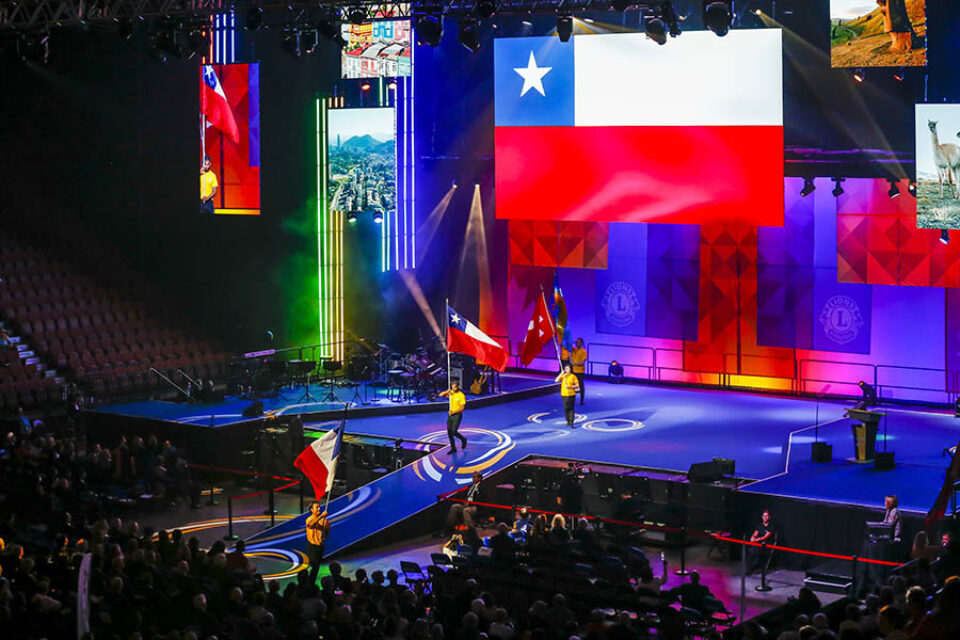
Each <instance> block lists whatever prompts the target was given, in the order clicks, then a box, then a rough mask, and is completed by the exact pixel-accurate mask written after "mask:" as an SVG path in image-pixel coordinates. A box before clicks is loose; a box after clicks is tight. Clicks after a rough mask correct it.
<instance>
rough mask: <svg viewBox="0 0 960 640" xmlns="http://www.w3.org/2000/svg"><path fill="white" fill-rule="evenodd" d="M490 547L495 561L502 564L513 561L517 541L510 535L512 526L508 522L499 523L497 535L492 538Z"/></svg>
mask: <svg viewBox="0 0 960 640" xmlns="http://www.w3.org/2000/svg"><path fill="white" fill-rule="evenodd" d="M490 549H491V550H492V552H493V553H492V555H493V561H494V562H499V563H502V564H510V563H512V562H513V559H514V556H515V555H516V552H517V543H516V542H514V540H513V538H512V537H510V527H508V526H507V523H505V522H501V523H500V524H498V525H497V535H495V536H492V537H491V538H490Z"/></svg>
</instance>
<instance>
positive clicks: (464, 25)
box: [457, 20, 480, 51]
mask: <svg viewBox="0 0 960 640" xmlns="http://www.w3.org/2000/svg"><path fill="white" fill-rule="evenodd" d="M457 41H459V42H460V44H462V45H463V46H465V47H466V48H467V49H469V50H470V51H479V50H480V23H478V22H477V21H476V20H464V21H463V22H461V23H460V26H459V30H458V33H457Z"/></svg>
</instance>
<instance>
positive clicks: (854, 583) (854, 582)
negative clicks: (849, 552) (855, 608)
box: [847, 556, 860, 596]
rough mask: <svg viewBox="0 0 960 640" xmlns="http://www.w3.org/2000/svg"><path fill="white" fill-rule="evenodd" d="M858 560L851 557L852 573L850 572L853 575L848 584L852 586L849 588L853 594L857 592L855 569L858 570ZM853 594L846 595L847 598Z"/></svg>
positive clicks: (855, 557)
mask: <svg viewBox="0 0 960 640" xmlns="http://www.w3.org/2000/svg"><path fill="white" fill-rule="evenodd" d="M859 560H860V558H858V557H857V556H853V572H852V573H853V575H852V576H851V577H850V584H851V585H852V586H851V587H850V589H852V590H853V594H856V593H857V591H858V589H857V569H858V568H859ZM853 594H850V593H848V594H847V595H848V596H849V595H853Z"/></svg>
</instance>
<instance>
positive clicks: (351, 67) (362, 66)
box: [340, 7, 411, 79]
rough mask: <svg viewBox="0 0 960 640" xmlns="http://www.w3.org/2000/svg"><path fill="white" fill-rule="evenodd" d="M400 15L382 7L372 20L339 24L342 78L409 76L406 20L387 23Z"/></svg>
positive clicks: (407, 26) (407, 22)
mask: <svg viewBox="0 0 960 640" xmlns="http://www.w3.org/2000/svg"><path fill="white" fill-rule="evenodd" d="M401 13H406V12H400V11H398V10H397V9H396V8H395V7H384V8H382V9H378V10H377V11H374V12H373V20H372V21H371V22H364V23H361V24H353V23H350V22H343V23H342V25H341V33H340V35H341V36H343V39H344V40H345V41H346V45H345V46H344V47H343V50H342V52H341V54H340V75H341V77H343V78H346V79H349V78H397V77H406V76H409V75H410V42H411V39H410V34H411V28H410V20H403V19H400V20H398V19H391V18H394V17H395V16H396V15H397V14H401Z"/></svg>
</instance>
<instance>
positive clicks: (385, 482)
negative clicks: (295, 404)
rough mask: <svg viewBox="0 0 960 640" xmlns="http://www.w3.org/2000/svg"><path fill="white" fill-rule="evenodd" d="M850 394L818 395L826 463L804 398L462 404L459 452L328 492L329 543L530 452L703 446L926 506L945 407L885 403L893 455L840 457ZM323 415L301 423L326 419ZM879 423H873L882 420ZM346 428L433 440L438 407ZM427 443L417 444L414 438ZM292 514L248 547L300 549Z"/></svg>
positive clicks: (651, 462) (761, 489) (642, 461)
mask: <svg viewBox="0 0 960 640" xmlns="http://www.w3.org/2000/svg"><path fill="white" fill-rule="evenodd" d="M849 406H850V403H835V402H823V401H822V402H820V406H819V420H820V429H819V437H820V439H821V440H825V441H826V442H828V443H830V444H832V445H833V447H834V449H833V452H834V458H835V460H836V461H835V462H833V463H829V464H814V463H812V462H810V452H811V448H810V443H811V442H812V441H813V439H814V426H815V424H816V420H817V414H818V409H817V404H816V402H815V401H812V400H808V399H800V398H793V397H778V396H770V395H757V394H749V393H738V392H729V391H715V390H704V389H688V388H670V387H662V386H649V385H632V384H622V385H613V384H609V383H605V382H596V381H588V382H587V402H586V404H585V405H582V406H581V405H578V407H577V409H578V417H577V421H578V423H577V425H576V428H574V429H570V428H568V427H567V426H566V424H565V422H564V420H563V418H562V407H561V405H560V398H559V396H557V395H551V396H547V397H540V398H530V399H525V400H517V401H514V402H510V403H507V404H502V405H497V406H491V407H485V408H480V409H475V410H472V411H468V412H467V413H466V415H465V417H464V420H463V426H462V427H461V431H462V432H463V433H465V434H466V436H467V437H468V438H469V446H468V447H467V449H466V450H465V451H459V452H458V453H457V454H455V455H450V454H449V449H448V448H447V447H444V448H442V449H438V450H437V451H435V452H434V453H432V454H430V455H426V456H424V457H423V458H421V459H420V460H418V461H417V462H415V463H413V464H411V465H408V466H407V467H404V468H403V469H401V470H399V471H396V472H393V473H391V474H388V475H386V476H384V477H382V478H380V479H379V480H377V481H375V482H373V483H371V484H369V485H367V486H365V487H362V488H361V489H358V490H357V491H354V492H352V493H351V494H348V495H347V496H343V497H341V498H338V499H336V500H334V501H333V502H331V504H330V513H331V519H332V521H333V522H334V523H341V524H342V523H346V522H349V523H350V526H347V527H334V529H333V532H332V533H331V538H330V540H329V541H328V550H329V551H331V552H334V551H336V550H338V549H343V548H345V547H348V546H350V545H351V544H353V543H354V542H356V541H358V540H360V539H362V538H364V537H366V536H368V535H370V534H373V533H376V532H377V531H380V530H382V529H384V528H386V527H388V526H390V525H391V524H392V523H395V522H398V521H400V520H403V519H405V518H407V517H410V516H412V515H414V514H416V513H418V512H420V511H423V510H424V509H427V508H429V507H430V506H431V505H433V504H435V502H436V496H438V495H440V494H443V493H445V492H448V491H451V490H453V489H456V488H457V487H462V486H463V485H465V484H467V483H469V482H470V476H471V474H472V472H473V471H475V470H477V471H482V472H483V473H485V474H490V473H494V472H496V471H499V470H500V469H503V468H506V467H508V466H509V465H511V464H514V463H515V462H517V461H519V460H522V459H523V458H525V457H527V456H531V455H537V456H546V457H554V458H565V459H576V460H586V461H592V462H597V463H610V464H622V465H630V466H637V467H646V468H650V469H657V470H674V471H686V470H687V469H688V468H689V467H690V465H691V464H692V463H695V462H703V461H708V460H710V459H712V458H713V457H722V458H732V459H734V460H736V468H737V476H739V477H741V478H744V479H750V480H755V481H756V482H754V483H753V484H750V485H749V486H747V487H744V488H743V489H742V490H744V491H750V492H757V493H765V494H772V495H780V496H789V497H793V498H798V499H804V500H814V501H826V502H832V503H840V504H849V505H861V506H869V507H877V508H878V509H879V508H880V506H881V504H882V500H883V496H884V495H885V494H886V493H896V494H898V495H899V496H900V506H901V509H904V510H907V511H916V512H925V511H926V510H927V508H928V507H929V506H930V505H931V504H932V503H933V500H934V499H935V497H936V495H937V493H938V491H939V488H940V484H941V481H942V479H943V475H944V470H945V468H946V464H947V460H946V459H945V458H943V457H942V451H943V449H944V448H945V447H948V446H952V445H954V444H956V443H957V440H958V438H960V421H957V420H955V419H954V418H953V417H952V416H951V415H947V414H944V413H936V412H929V413H927V412H919V411H910V410H901V409H896V408H888V407H886V408H883V410H885V411H887V413H888V417H887V418H886V422H887V424H886V428H887V434H888V435H887V441H888V444H889V446H890V448H891V449H895V450H896V457H897V462H898V464H897V466H896V468H895V469H893V470H891V471H875V470H874V469H873V467H872V465H856V464H853V463H849V462H845V461H843V460H844V458H846V457H848V456H852V455H853V442H852V440H853V439H852V436H851V430H850V421H849V420H847V419H844V418H843V412H844V411H845V410H846V409H847V408H848V407H849ZM332 424H333V423H331V422H327V423H318V424H313V425H310V424H308V425H306V426H307V427H311V426H312V427H313V428H318V429H326V428H329V427H330V426H332ZM882 427H883V425H881V429H882ZM347 432H348V433H352V434H363V435H370V436H380V437H393V438H396V437H403V438H408V439H414V440H419V441H421V442H423V443H444V442H445V441H446V437H447V436H446V430H445V426H444V419H443V415H442V414H436V413H433V414H409V415H400V416H384V417H369V418H356V419H351V420H349V421H348V424H347ZM423 446H424V448H426V445H425V444H424V445H423ZM302 526H303V525H302V517H301V518H295V519H293V520H291V521H290V522H288V523H285V524H284V525H281V526H279V527H276V528H274V529H272V530H269V531H267V532H264V533H262V534H259V535H257V536H255V537H254V539H253V540H252V542H253V543H254V544H256V546H257V547H258V548H276V546H278V545H279V546H280V547H284V548H287V549H290V548H299V547H300V546H301V543H302V537H303V535H302Z"/></svg>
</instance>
